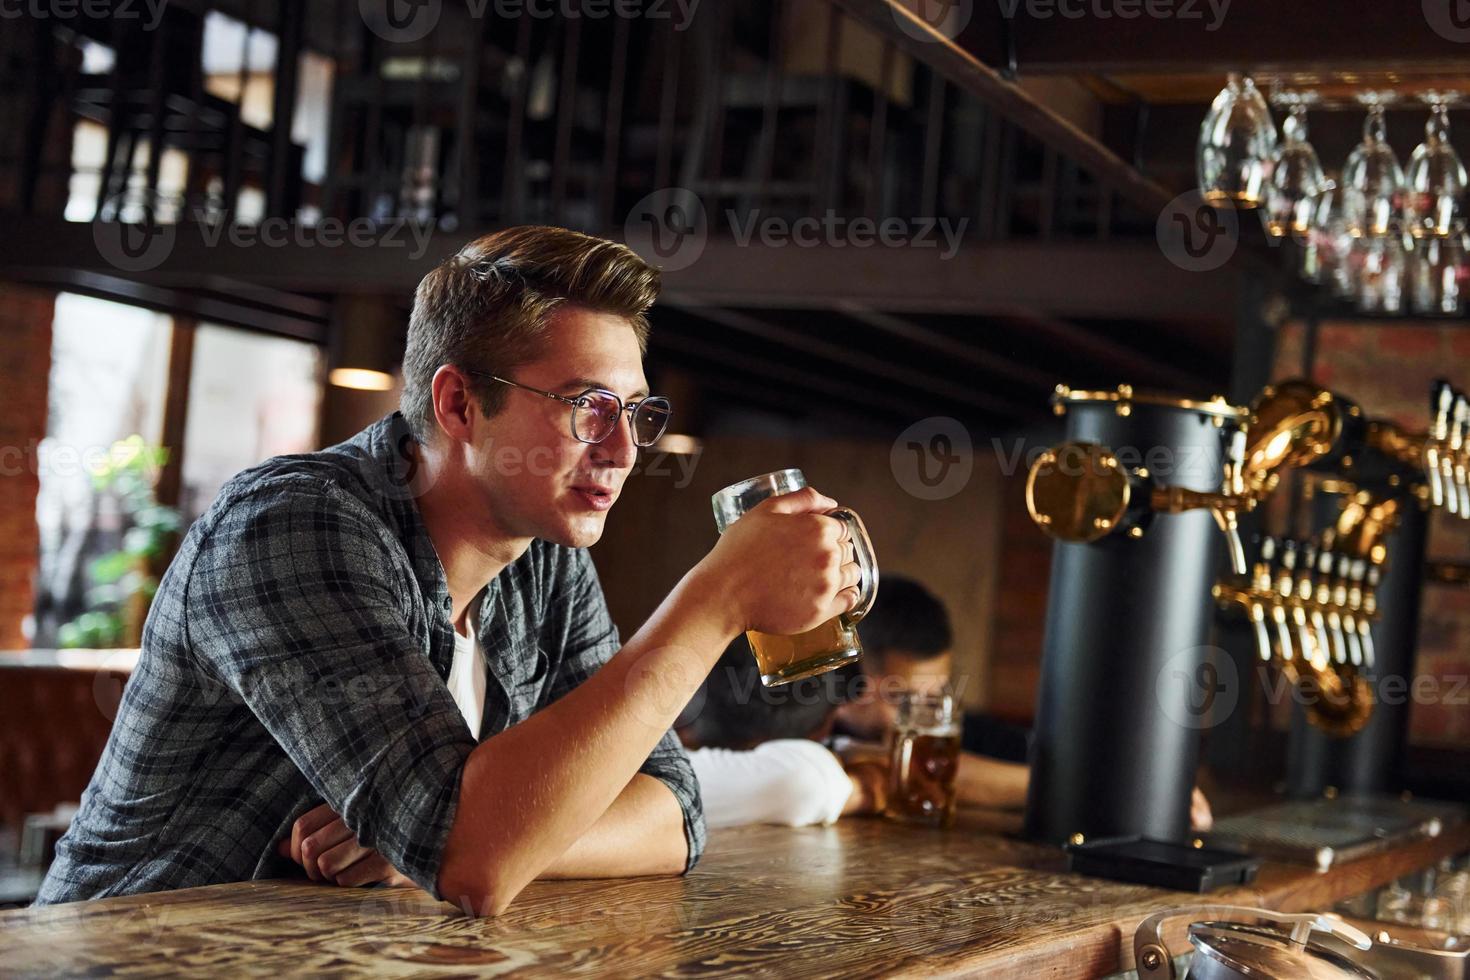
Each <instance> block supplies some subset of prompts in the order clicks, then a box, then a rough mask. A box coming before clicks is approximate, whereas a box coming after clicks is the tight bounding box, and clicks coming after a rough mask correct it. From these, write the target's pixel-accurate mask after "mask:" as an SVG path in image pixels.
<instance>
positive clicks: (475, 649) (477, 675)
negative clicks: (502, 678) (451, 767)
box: [449, 602, 486, 740]
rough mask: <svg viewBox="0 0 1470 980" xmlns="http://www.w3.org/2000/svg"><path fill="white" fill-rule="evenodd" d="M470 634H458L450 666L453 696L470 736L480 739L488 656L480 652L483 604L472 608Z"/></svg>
mask: <svg viewBox="0 0 1470 980" xmlns="http://www.w3.org/2000/svg"><path fill="white" fill-rule="evenodd" d="M465 625H466V627H467V628H468V629H469V631H470V635H469V636H463V635H461V634H460V632H459V630H455V631H454V663H453V664H451V665H450V667H449V693H450V695H451V696H452V697H453V698H454V703H455V704H457V705H459V713H460V714H462V715H464V720H465V724H467V725H469V726H470V734H471V735H473V736H475V738H476V739H477V740H478V739H479V737H480V722H481V720H482V719H483V718H484V717H485V677H486V674H485V657H484V656H483V655H482V654H481V653H480V641H479V633H480V603H479V602H476V603H475V604H474V605H472V606H470V610H469V613H468V614H467V615H466V616H465Z"/></svg>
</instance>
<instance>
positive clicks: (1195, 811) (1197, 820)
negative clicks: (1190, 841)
mask: <svg viewBox="0 0 1470 980" xmlns="http://www.w3.org/2000/svg"><path fill="white" fill-rule="evenodd" d="M1214 825H1215V815H1214V814H1213V813H1211V812H1210V801H1209V800H1207V799H1205V794H1204V791H1203V790H1201V789H1200V788H1199V787H1198V786H1196V787H1195V788H1194V792H1193V793H1192V794H1190V797H1189V826H1190V827H1191V828H1192V829H1194V830H1209V829H1210V828H1211V827H1213V826H1214Z"/></svg>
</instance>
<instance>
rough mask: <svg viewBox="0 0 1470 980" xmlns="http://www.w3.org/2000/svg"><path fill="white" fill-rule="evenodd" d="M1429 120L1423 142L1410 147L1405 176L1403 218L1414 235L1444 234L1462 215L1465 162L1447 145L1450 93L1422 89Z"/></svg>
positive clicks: (1453, 97) (1448, 140)
mask: <svg viewBox="0 0 1470 980" xmlns="http://www.w3.org/2000/svg"><path fill="white" fill-rule="evenodd" d="M1422 98H1423V99H1424V101H1425V102H1428V103H1429V105H1430V111H1429V122H1427V123H1426V124H1425V125H1424V142H1423V143H1420V144H1419V145H1418V146H1417V147H1415V148H1414V155H1413V156H1412V157H1410V158H1409V170H1408V174H1407V176H1406V184H1407V190H1408V195H1407V200H1406V202H1405V218H1406V219H1407V221H1408V224H1409V231H1410V232H1412V233H1413V235H1414V237H1416V238H1423V237H1425V236H1437V237H1444V236H1447V235H1449V234H1450V233H1451V231H1452V230H1453V228H1454V226H1455V223H1456V222H1457V221H1458V220H1459V219H1460V218H1462V217H1463V216H1464V213H1463V209H1464V194H1465V185H1466V182H1467V181H1466V174H1465V165H1464V164H1463V163H1462V162H1461V161H1460V156H1459V154H1458V153H1456V152H1455V148H1454V146H1452V145H1451V144H1450V114H1449V104H1450V103H1451V102H1452V101H1453V100H1454V99H1455V94H1454V93H1452V92H1443V93H1441V92H1426V93H1424V95H1423V96H1422Z"/></svg>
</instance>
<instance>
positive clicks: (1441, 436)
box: [1424, 380, 1455, 507]
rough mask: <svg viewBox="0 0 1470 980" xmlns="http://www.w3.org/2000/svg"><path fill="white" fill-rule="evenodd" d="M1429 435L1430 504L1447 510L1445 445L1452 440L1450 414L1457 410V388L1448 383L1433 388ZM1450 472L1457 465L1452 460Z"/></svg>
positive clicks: (1426, 469)
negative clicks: (1450, 438)
mask: <svg viewBox="0 0 1470 980" xmlns="http://www.w3.org/2000/svg"><path fill="white" fill-rule="evenodd" d="M1429 399H1430V411H1431V413H1432V415H1431V418H1430V420H1429V435H1428V436H1427V437H1426V438H1425V440H1424V473H1425V475H1426V476H1427V477H1428V478H1429V502H1430V503H1431V504H1433V505H1434V506H1436V507H1444V506H1446V504H1447V503H1448V502H1449V497H1448V491H1447V489H1446V488H1447V486H1448V482H1449V481H1447V480H1446V479H1445V463H1446V459H1445V446H1446V444H1447V443H1448V442H1449V437H1450V415H1451V413H1452V412H1454V410H1455V389H1454V388H1452V387H1450V383H1449V382H1448V381H1444V380H1439V381H1436V382H1434V385H1433V387H1432V388H1431V389H1430V396H1429ZM1450 472H1451V474H1453V472H1454V463H1453V461H1450Z"/></svg>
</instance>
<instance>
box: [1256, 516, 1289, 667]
mask: <svg viewBox="0 0 1470 980" xmlns="http://www.w3.org/2000/svg"><path fill="white" fill-rule="evenodd" d="M1284 551H1285V549H1284V546H1282V547H1278V545H1277V541H1276V539H1275V538H1274V537H1271V536H1270V535H1267V536H1266V537H1264V538H1262V539H1261V562H1262V563H1263V564H1264V565H1265V566H1266V567H1265V574H1263V575H1261V577H1260V579H1259V581H1257V582H1256V583H1255V588H1256V591H1257V592H1259V593H1260V594H1261V596H1262V597H1263V598H1264V599H1265V600H1266V602H1267V604H1268V605H1269V606H1270V609H1269V615H1270V618H1271V622H1272V624H1273V625H1275V627H1276V647H1277V649H1278V650H1279V651H1280V652H1281V659H1282V660H1291V659H1293V657H1294V656H1295V653H1294V652H1293V650H1292V642H1291V630H1290V629H1288V628H1287V614H1286V602H1285V599H1284V598H1283V596H1282V595H1281V592H1280V590H1279V589H1278V588H1277V585H1276V583H1277V581H1278V580H1279V573H1280V568H1281V565H1280V561H1281V558H1282V556H1284Z"/></svg>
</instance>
